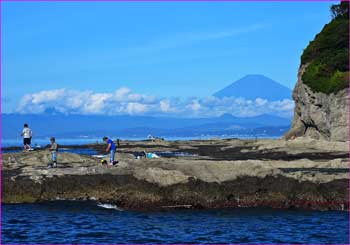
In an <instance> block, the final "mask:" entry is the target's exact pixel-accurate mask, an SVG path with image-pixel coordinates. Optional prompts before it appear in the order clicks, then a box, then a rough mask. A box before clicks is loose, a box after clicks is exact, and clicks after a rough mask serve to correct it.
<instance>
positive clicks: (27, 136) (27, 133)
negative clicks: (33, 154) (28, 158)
mask: <svg viewBox="0 0 350 245" xmlns="http://www.w3.org/2000/svg"><path fill="white" fill-rule="evenodd" d="M21 136H23V146H24V150H28V151H29V150H31V147H30V144H31V141H32V130H31V129H30V128H29V127H28V124H26V123H25V124H24V128H23V130H22V133H21Z"/></svg>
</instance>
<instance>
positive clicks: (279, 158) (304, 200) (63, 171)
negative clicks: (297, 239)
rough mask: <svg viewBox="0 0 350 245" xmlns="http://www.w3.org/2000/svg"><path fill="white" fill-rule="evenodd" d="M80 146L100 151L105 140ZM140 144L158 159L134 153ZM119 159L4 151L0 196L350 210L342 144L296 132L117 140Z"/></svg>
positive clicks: (130, 204)
mask: <svg viewBox="0 0 350 245" xmlns="http://www.w3.org/2000/svg"><path fill="white" fill-rule="evenodd" d="M65 147H68V148H74V147H79V148H81V147H84V148H91V149H94V150H96V151H97V152H99V153H102V152H103V149H104V148H105V147H106V146H105V145H102V144H101V145H99V144H94V145H84V146H65ZM141 151H147V152H155V153H159V154H161V153H162V154H161V157H160V158H152V159H145V158H142V159H135V156H134V154H135V153H137V152H141ZM116 158H117V160H119V163H118V164H117V165H116V166H113V167H107V166H103V165H102V164H101V163H100V160H101V159H98V158H95V157H93V156H88V155H78V154H73V153H63V152H60V153H59V155H58V168H53V169H47V167H46V166H47V164H48V163H49V161H50V152H49V151H48V150H47V149H41V150H35V151H31V152H19V153H4V154H2V203H7V204H9V203H32V202H43V201H53V200H96V201H97V202H101V203H109V204H115V205H117V206H118V207H120V208H122V209H127V210H168V209H173V208H235V207H273V208H302V209H315V210H344V211H348V210H349V149H348V143H346V142H345V143H344V142H329V141H322V140H312V139H306V138H297V139H295V140H292V141H285V140H239V139H227V140H220V139H217V140H215V139H213V140H192V141H161V140H159V141H120V145H119V146H118V151H117V155H116Z"/></svg>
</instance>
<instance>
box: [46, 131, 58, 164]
mask: <svg viewBox="0 0 350 245" xmlns="http://www.w3.org/2000/svg"><path fill="white" fill-rule="evenodd" d="M50 142H51V147H50V151H51V159H52V163H49V164H48V165H47V167H48V168H57V150H58V145H57V144H56V139H55V138H54V137H52V138H51V139H50Z"/></svg>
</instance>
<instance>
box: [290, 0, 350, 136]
mask: <svg viewBox="0 0 350 245" xmlns="http://www.w3.org/2000/svg"><path fill="white" fill-rule="evenodd" d="M348 6H349V5H348V3H347V2H342V3H341V4H339V5H333V6H332V8H331V9H332V12H333V19H332V21H331V22H330V23H329V24H327V25H325V26H324V28H323V29H322V31H321V32H320V33H319V34H317V35H316V37H315V40H313V41H311V42H310V44H309V45H308V46H307V48H306V49H305V50H304V53H303V55H302V57H301V65H300V68H299V71H298V81H297V83H296V86H295V88H294V91H293V99H294V101H295V110H294V119H293V122H292V127H291V129H290V131H289V132H288V133H287V134H286V135H285V138H286V139H290V138H292V137H293V138H294V137H295V136H296V137H299V136H306V137H311V138H314V139H324V140H330V141H347V140H348V138H349V136H348V108H347V106H348V100H349V98H348V91H349V48H348V45H349V29H348V26H349V19H348V18H349V7H348Z"/></svg>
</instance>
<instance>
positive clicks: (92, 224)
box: [2, 201, 349, 243]
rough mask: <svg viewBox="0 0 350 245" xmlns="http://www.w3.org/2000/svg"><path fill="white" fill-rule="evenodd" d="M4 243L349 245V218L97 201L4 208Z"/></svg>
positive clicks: (339, 214) (333, 213)
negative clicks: (148, 208)
mask: <svg viewBox="0 0 350 245" xmlns="http://www.w3.org/2000/svg"><path fill="white" fill-rule="evenodd" d="M2 208H3V217H2V243H348V242H349V241H348V235H349V225H348V213H347V212H337V211H327V212H318V211H292V210H273V209H253V208H247V209H242V208H241V209H225V210H176V211H163V212H130V211H122V210H119V209H118V207H116V206H113V205H108V204H98V203H94V202H65V201H60V202H51V203H43V204H16V205H3V207H2Z"/></svg>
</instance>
